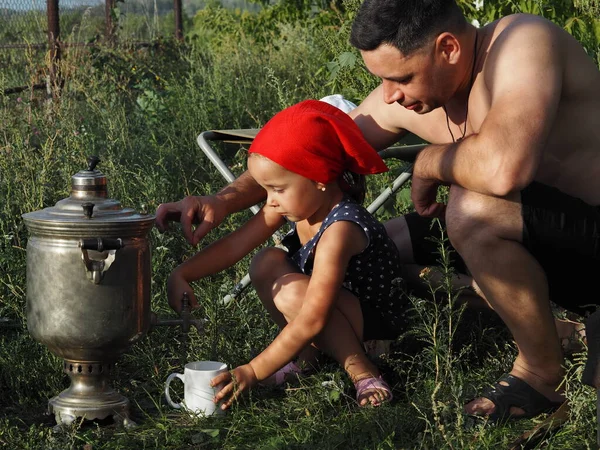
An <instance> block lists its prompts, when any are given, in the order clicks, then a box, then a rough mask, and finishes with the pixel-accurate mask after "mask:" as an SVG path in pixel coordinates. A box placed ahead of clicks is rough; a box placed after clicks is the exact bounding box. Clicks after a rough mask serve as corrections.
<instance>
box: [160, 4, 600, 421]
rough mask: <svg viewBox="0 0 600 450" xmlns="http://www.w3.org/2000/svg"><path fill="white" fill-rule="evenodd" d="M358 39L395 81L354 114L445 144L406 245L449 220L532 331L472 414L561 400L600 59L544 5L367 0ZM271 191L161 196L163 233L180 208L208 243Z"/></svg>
mask: <svg viewBox="0 0 600 450" xmlns="http://www.w3.org/2000/svg"><path fill="white" fill-rule="evenodd" d="M351 43H352V44H353V45H354V46H355V47H357V48H358V49H359V50H360V51H361V54H362V57H363V59H364V61H365V64H366V66H367V68H368V69H369V71H370V72H371V73H373V75H375V76H377V77H379V78H381V80H382V83H381V85H380V86H379V87H378V88H376V89H375V90H374V91H373V92H372V93H371V94H370V95H369V96H368V97H367V98H366V99H365V100H364V101H363V102H362V103H361V104H360V105H359V107H358V108H357V109H355V110H354V111H352V112H351V116H352V117H353V118H354V119H355V121H356V122H357V124H358V125H359V126H360V128H361V129H362V131H363V133H364V135H365V137H366V138H367V140H368V141H369V142H370V143H371V144H372V145H373V146H374V147H375V148H377V149H382V148H385V147H387V146H389V145H391V144H393V143H394V142H396V141H397V140H398V139H399V138H400V137H402V136H403V135H404V134H405V133H407V132H412V133H414V134H416V135H418V136H420V137H421V138H423V139H424V140H426V141H427V142H430V143H431V144H432V145H430V146H428V147H426V148H425V149H424V150H423V151H422V152H421V153H420V154H419V156H418V158H417V160H416V162H415V164H414V168H413V177H412V193H411V195H412V200H413V202H414V205H415V209H416V212H417V213H418V215H417V214H412V215H408V216H406V218H405V217H402V218H398V219H394V220H393V221H392V222H390V223H389V224H388V229H389V231H390V234H391V235H392V236H393V237H394V239H395V241H396V243H397V244H398V245H399V247H401V250H402V252H401V253H403V254H408V255H412V257H411V258H409V259H412V260H413V261H416V262H417V263H426V261H425V259H426V256H427V255H424V257H423V258H422V256H423V255H422V253H423V248H426V246H421V244H423V242H424V236H423V232H422V230H423V229H426V230H427V229H428V227H427V226H426V225H424V224H423V221H424V220H426V218H427V217H442V216H443V217H445V222H446V227H447V233H448V236H449V238H450V241H451V243H452V245H453V246H454V248H455V249H456V250H457V252H458V253H459V254H460V256H461V257H462V260H463V261H464V263H465V265H466V267H467V269H468V270H469V272H470V273H471V275H472V276H473V277H474V279H475V280H476V282H477V285H478V286H479V288H480V289H481V291H482V292H483V295H484V296H485V297H486V299H487V301H488V302H489V303H490V304H491V306H492V307H493V308H494V309H495V311H496V312H497V313H498V314H499V315H500V317H501V318H502V319H503V321H504V322H505V323H506V325H507V326H508V328H509V329H510V331H511V332H512V334H513V337H514V339H515V342H516V343H517V347H518V350H519V353H518V356H517V359H516V360H515V363H514V365H513V367H512V370H511V371H510V374H511V375H512V377H504V378H503V379H501V381H499V382H498V383H496V384H495V386H494V389H489V390H487V391H486V392H485V393H484V395H485V398H484V397H483V396H482V397H481V398H478V399H475V400H473V401H472V402H470V403H469V404H468V405H466V407H465V410H466V412H467V413H471V414H481V415H489V416H490V417H491V418H492V419H503V418H506V417H507V416H509V415H513V416H522V417H529V416H533V415H537V414H539V413H541V412H545V411H549V410H551V409H554V408H556V407H557V406H558V405H559V404H560V403H561V402H562V401H563V400H564V397H563V394H562V392H561V391H559V390H558V386H559V383H560V381H561V379H562V376H563V369H562V361H563V355H562V351H561V347H560V343H559V339H558V335H557V332H556V328H555V326H554V323H553V317H552V312H551V309H550V301H549V300H553V301H555V302H557V303H559V304H561V306H564V307H565V308H567V309H569V310H573V311H576V312H579V313H582V312H584V311H585V308H584V306H585V305H582V304H579V303H578V302H583V301H584V300H585V299H588V298H589V297H588V296H586V295H585V294H586V290H596V289H597V287H596V285H595V280H596V278H597V274H598V273H599V272H598V269H599V268H600V261H599V260H600V256H599V249H598V247H599V242H598V227H600V208H598V207H597V205H600V119H599V118H600V71H599V70H598V67H596V66H595V64H594V63H593V61H592V59H591V58H590V57H589V56H588V55H587V54H586V53H585V52H584V50H583V48H582V47H581V45H580V44H579V43H578V42H577V41H576V40H575V39H574V38H573V37H571V36H570V35H569V34H568V33H566V32H565V31H563V30H562V29H561V28H559V27H558V26H556V25H554V24H552V23H551V22H549V21H547V20H545V19H543V18H541V17H537V16H531V15H511V16H507V17H505V18H502V19H500V20H498V21H496V22H494V23H491V24H488V25H486V26H484V27H482V28H475V27H474V26H472V25H470V24H469V23H468V22H467V21H466V20H465V18H464V16H463V15H462V13H461V11H460V9H459V8H458V7H457V6H456V4H455V2H454V0H433V1H428V2H423V1H421V0H404V1H400V0H365V1H364V3H363V4H362V6H361V8H360V10H359V12H358V14H357V16H356V19H355V22H354V24H353V28H352V34H351ZM440 185H449V186H450V195H449V201H448V204H447V205H442V204H439V203H437V202H436V194H437V190H438V187H439V186H440ZM260 200H262V198H261V195H260V192H259V190H258V189H256V185H255V183H254V182H253V180H251V179H250V177H249V176H248V175H247V174H244V175H243V176H242V177H240V178H239V179H238V180H236V181H235V182H234V183H232V184H231V185H229V186H227V187H226V188H225V189H223V190H222V191H221V192H219V193H218V194H216V195H215V196H208V197H187V198H185V199H184V200H182V201H181V202H177V203H169V204H164V205H161V206H160V207H159V209H158V210H157V219H156V220H157V222H156V223H157V226H158V227H159V229H160V230H164V229H165V228H166V226H167V223H168V221H169V220H180V221H181V222H182V225H183V230H184V233H185V235H186V238H187V239H188V241H189V242H190V243H192V244H193V245H195V244H197V243H198V242H199V240H200V239H201V238H202V237H203V236H204V235H205V234H206V233H207V232H208V231H209V230H210V229H211V228H212V227H214V226H216V225H218V224H219V223H220V222H221V221H222V220H223V218H224V217H225V215H227V214H229V213H232V212H234V211H238V210H240V209H242V208H245V207H248V206H250V205H251V204H253V203H256V202H258V201H260ZM194 221H199V222H200V224H199V226H198V227H197V228H196V230H195V231H193V228H192V223H193V222H194ZM407 252H408V253H407ZM406 262H412V261H406ZM593 301H597V300H596V299H593Z"/></svg>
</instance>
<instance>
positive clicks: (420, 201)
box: [410, 174, 446, 219]
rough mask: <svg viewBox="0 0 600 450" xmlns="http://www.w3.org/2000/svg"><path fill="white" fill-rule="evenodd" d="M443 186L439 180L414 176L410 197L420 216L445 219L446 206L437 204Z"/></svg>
mask: <svg viewBox="0 0 600 450" xmlns="http://www.w3.org/2000/svg"><path fill="white" fill-rule="evenodd" d="M441 185H442V183H440V182H439V181H438V180H432V179H426V178H420V177H419V176H415V175H414V174H413V176H412V187H411V191H410V197H411V199H412V202H413V204H414V206H415V210H416V211H417V213H418V214H419V215H420V216H424V217H438V218H441V219H443V218H444V214H445V213H446V205H444V204H443V203H438V202H437V191H438V187H440V186H441Z"/></svg>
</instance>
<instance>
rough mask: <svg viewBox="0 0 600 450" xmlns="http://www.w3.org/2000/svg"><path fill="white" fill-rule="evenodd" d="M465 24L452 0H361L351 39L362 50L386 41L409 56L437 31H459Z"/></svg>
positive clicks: (437, 33)
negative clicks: (362, 0)
mask: <svg viewBox="0 0 600 450" xmlns="http://www.w3.org/2000/svg"><path fill="white" fill-rule="evenodd" d="M466 24H467V21H466V19H465V17H464V15H463V13H462V11H461V9H460V8H459V7H458V5H457V4H456V2H455V1H454V0H364V2H363V3H362V4H361V6H360V8H359V10H358V12H357V14H356V18H355V19H354V22H353V24H352V31H351V33H350V43H351V44H352V45H353V46H354V47H356V48H358V49H359V50H364V51H370V50H375V49H376V48H378V47H379V46H380V45H381V44H389V45H393V46H394V47H396V48H397V49H398V50H400V52H402V54H403V55H405V56H408V55H410V54H411V53H413V52H415V51H416V50H419V49H421V48H423V47H425V45H426V44H427V43H428V42H429V41H430V40H432V39H433V38H435V37H436V36H437V35H439V34H440V33H443V32H444V31H448V32H451V33H459V32H461V31H463V30H464V29H465V26H466Z"/></svg>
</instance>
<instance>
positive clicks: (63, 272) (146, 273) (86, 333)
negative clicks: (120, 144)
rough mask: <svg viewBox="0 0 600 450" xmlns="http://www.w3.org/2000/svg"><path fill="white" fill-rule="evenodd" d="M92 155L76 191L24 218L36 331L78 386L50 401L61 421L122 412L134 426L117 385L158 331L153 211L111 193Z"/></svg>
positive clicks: (76, 178)
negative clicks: (117, 372)
mask: <svg viewBox="0 0 600 450" xmlns="http://www.w3.org/2000/svg"><path fill="white" fill-rule="evenodd" d="M98 162H99V159H98V158H97V157H95V156H94V157H90V158H89V160H88V168H87V169H86V170H82V171H80V172H78V173H77V174H75V175H73V176H72V188H71V195H70V196H69V197H68V198H65V199H63V200H60V201H58V202H57V203H56V204H55V205H54V206H53V207H49V208H45V209H42V210H39V211H35V212H31V213H27V214H24V215H23V219H24V221H25V224H26V226H27V229H28V231H29V239H28V242H27V328H28V330H29V332H30V334H31V336H32V337H33V338H34V339H35V340H37V341H39V342H40V343H42V344H44V345H46V346H47V347H48V349H49V350H50V351H51V352H52V353H53V354H54V355H56V356H58V357H61V358H63V359H64V364H63V367H64V371H65V372H66V373H67V374H68V375H69V377H70V379H71V385H70V386H69V388H67V389H66V390H64V391H63V392H61V393H60V394H58V395H57V396H55V397H53V398H51V399H50V401H49V406H48V409H49V411H50V413H54V416H55V418H56V422H57V424H59V425H61V424H68V423H71V422H73V421H74V420H75V419H76V418H83V419H88V420H92V419H104V418H106V417H108V416H111V415H112V416H113V417H114V419H115V420H121V421H122V422H123V424H124V425H126V426H128V425H133V422H132V421H131V418H130V415H129V400H128V399H127V398H126V397H124V396H123V395H121V394H119V393H118V392H117V391H116V390H115V389H113V388H112V387H111V386H110V384H109V378H110V373H111V370H112V369H113V367H114V364H115V362H116V361H117V359H118V358H119V356H120V355H121V354H123V353H124V352H125V351H126V350H127V349H128V348H129V347H130V346H131V345H132V344H133V343H134V342H135V341H136V340H138V339H139V338H140V337H142V336H143V335H144V334H145V333H146V332H147V331H148V329H149V327H150V277H151V266H150V245H149V242H148V238H147V235H148V233H149V231H150V229H151V228H152V226H153V223H154V216H153V215H149V214H138V213H136V212H135V211H134V210H133V209H130V208H124V207H122V206H121V204H120V202H118V201H117V200H113V199H110V198H108V189H107V184H106V177H105V176H104V175H103V174H102V173H101V172H100V171H99V170H98V169H96V165H97V164H98Z"/></svg>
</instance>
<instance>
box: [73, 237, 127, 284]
mask: <svg viewBox="0 0 600 450" xmlns="http://www.w3.org/2000/svg"><path fill="white" fill-rule="evenodd" d="M124 246H125V244H123V239H121V238H118V239H106V238H100V237H99V238H84V239H80V240H79V248H80V249H81V259H83V264H84V265H85V269H86V273H87V276H88V279H89V280H90V281H91V282H92V283H94V284H100V282H101V281H102V279H103V278H104V273H105V272H106V271H107V270H108V269H110V266H111V265H112V263H113V262H114V261H115V258H116V254H117V250H120V249H122V248H123V247H124ZM88 250H94V251H96V252H100V253H104V252H106V256H105V257H104V258H102V259H92V258H90V256H89V254H88Z"/></svg>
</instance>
